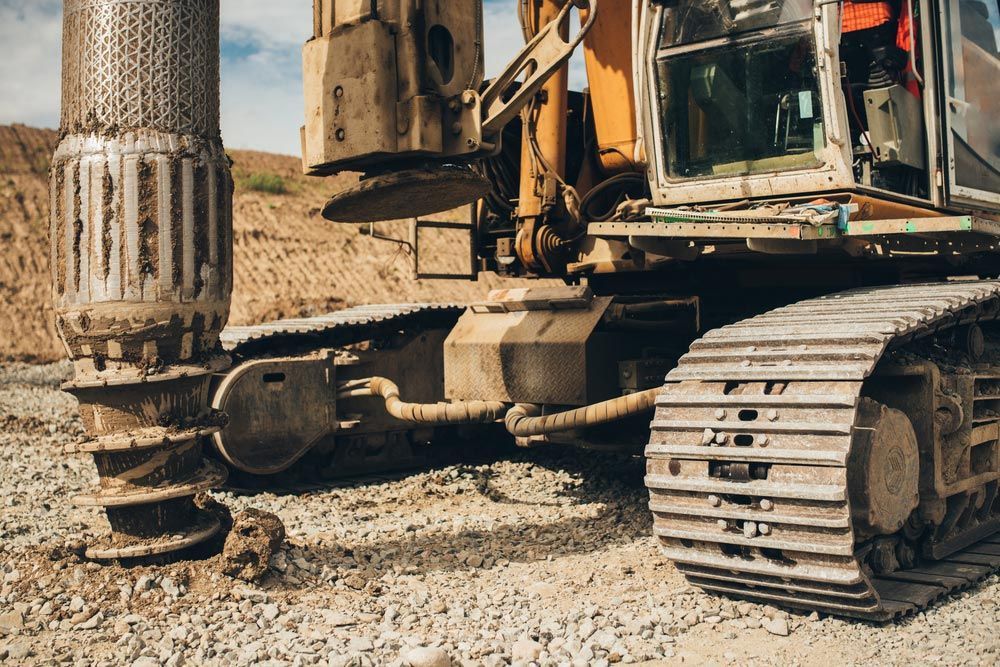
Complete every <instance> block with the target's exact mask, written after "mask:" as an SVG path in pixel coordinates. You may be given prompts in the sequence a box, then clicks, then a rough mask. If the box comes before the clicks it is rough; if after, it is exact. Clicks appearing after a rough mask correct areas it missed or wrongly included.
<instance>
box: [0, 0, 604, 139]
mask: <svg viewBox="0 0 1000 667" xmlns="http://www.w3.org/2000/svg"><path fill="white" fill-rule="evenodd" d="M221 3H222V4H221V7H222V20H221V22H222V26H221V30H222V40H223V58H222V91H221V92H222V133H223V138H224V139H225V142H226V145H227V146H231V147H233V148H255V149H260V150H268V151H274V152H282V153H289V154H293V155H297V154H298V153H299V134H298V132H299V126H300V125H301V124H302V81H301V76H302V74H301V71H300V53H301V48H302V43H303V42H304V41H305V40H306V38H307V37H308V36H309V35H310V34H311V32H312V8H311V7H312V3H311V2H309V1H308V0H295V1H294V2H287V1H286V2H275V1H274V0H221ZM516 3H517V0H486V3H485V21H484V23H485V38H486V73H487V76H493V75H496V74H497V73H499V72H500V71H501V69H503V67H504V65H505V64H506V63H507V62H508V60H509V59H510V58H511V57H513V55H514V54H515V53H516V52H517V51H518V50H519V49H520V48H521V46H522V45H523V42H524V40H523V38H522V37H521V29H520V27H519V26H518V24H517V13H516V7H517V5H516ZM61 40H62V3H61V2H59V1H58V0H0V44H3V45H4V49H3V51H4V52H3V57H2V58H0V81H2V86H3V94H2V95H0V123H12V122H21V123H27V124H30V125H37V126H43V127H56V126H57V125H58V123H59V95H60V93H59V86H60V83H59V70H60V64H61ZM585 81H586V77H585V75H584V74H583V62H582V58H580V57H579V55H577V56H575V57H574V59H573V61H572V64H571V68H570V85H571V86H573V87H574V88H580V87H582V86H583V85H585Z"/></svg>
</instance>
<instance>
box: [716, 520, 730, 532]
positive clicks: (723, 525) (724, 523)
mask: <svg viewBox="0 0 1000 667" xmlns="http://www.w3.org/2000/svg"><path fill="white" fill-rule="evenodd" d="M715 525H716V526H718V527H719V530H728V529H729V522H728V521H726V520H725V519H719V520H718V521H716V522H715Z"/></svg>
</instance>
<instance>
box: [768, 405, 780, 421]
mask: <svg viewBox="0 0 1000 667" xmlns="http://www.w3.org/2000/svg"><path fill="white" fill-rule="evenodd" d="M767 420H768V421H772V422H773V421H778V411H777V410H775V409H774V408H771V409H770V410H768V411H767Z"/></svg>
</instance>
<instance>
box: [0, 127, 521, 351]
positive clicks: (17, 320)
mask: <svg viewBox="0 0 1000 667" xmlns="http://www.w3.org/2000/svg"><path fill="white" fill-rule="evenodd" d="M56 139H57V135H56V133H55V132H54V131H51V130H39V129H33V128H29V127H25V126H23V125H13V126H0V242H2V244H3V246H2V251H0V359H19V360H34V361H48V360H52V359H57V358H59V357H61V356H63V349H62V345H61V344H60V343H59V341H58V338H57V336H56V333H55V328H54V326H53V324H52V308H51V306H50V295H49V268H48V255H49V248H48V209H49V202H48V198H49V197H48V167H49V156H50V155H51V153H52V149H53V147H54V146H55V142H56ZM230 156H231V157H232V160H233V177H234V181H235V182H236V196H235V203H234V206H235V211H234V216H233V217H234V221H233V225H234V244H235V248H234V272H235V287H234V294H233V308H232V316H231V318H230V322H231V323H233V324H253V323H257V322H261V321H264V320H268V319H275V318H281V317H299V316H310V315H316V314H320V313H323V312H327V311H330V310H337V309H340V308H346V307H349V306H354V305H358V304H365V303H395V302H403V301H432V302H464V301H472V300H475V299H479V298H482V297H483V296H484V295H485V294H486V292H487V291H488V290H489V289H493V288H496V287H501V286H504V287H509V286H513V285H517V284H520V285H524V284H527V283H526V282H524V281H520V282H518V281H511V280H504V279H501V278H498V277H496V276H493V275H484V276H480V280H479V282H471V281H467V280H444V281H441V280H420V281H418V280H414V279H413V277H412V273H411V258H410V257H409V256H408V255H407V254H406V252H405V250H404V248H403V247H402V246H400V245H399V244H396V243H393V242H390V241H384V240H377V239H374V238H371V237H370V236H366V235H362V234H360V233H359V229H360V228H359V227H358V226H354V225H337V224H333V223H330V222H327V221H326V220H324V219H323V218H322V217H320V214H319V211H320V208H321V207H322V205H323V203H324V202H325V201H326V199H327V198H328V197H329V196H330V194H332V193H333V192H335V191H336V190H337V189H338V188H343V187H344V186H345V185H347V184H349V183H350V182H351V179H352V177H350V176H340V177H337V178H329V179H315V178H306V177H305V176H302V174H301V170H300V166H299V161H298V159H297V158H294V157H288V156H283V155H273V154H269V153H258V152H254V151H230ZM461 217H462V213H461V212H453V213H450V214H447V215H444V216H441V218H440V219H449V220H459V219H461ZM375 231H376V233H377V234H378V235H383V236H392V237H395V238H400V239H405V238H407V229H406V224H405V223H390V224H380V225H376V228H375ZM468 242H469V241H468V234H467V232H464V231H457V230H423V231H421V235H420V251H421V270H422V271H423V272H429V273H467V272H468V271H469V248H468Z"/></svg>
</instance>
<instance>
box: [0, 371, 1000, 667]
mask: <svg viewBox="0 0 1000 667" xmlns="http://www.w3.org/2000/svg"><path fill="white" fill-rule="evenodd" d="M68 374H69V367H68V366H67V365H65V364H62V365H51V366H26V365H8V366H0V426H2V429H0V480H3V494H2V495H0V505H2V513H0V663H2V664H3V665H5V666H6V665H7V664H11V665H14V664H16V665H22V664H36V663H37V664H41V663H45V664H51V663H53V662H54V663H59V664H68V665H79V666H81V667H83V666H97V665H118V664H132V665H137V666H141V667H153V666H156V665H171V666H179V665H201V664H210V665H244V664H272V665H313V664H320V665H376V664H394V665H413V666H414V667H423V666H428V667H436V666H438V665H442V666H443V665H449V664H456V665H459V664H461V665H465V664H468V665H501V664H508V663H511V662H513V663H516V664H529V663H539V664H560V665H562V664H570V663H572V664H581V665H583V664H599V665H601V664H604V665H606V664H611V663H619V662H621V663H638V662H644V661H654V660H664V661H666V662H667V663H671V664H674V663H677V662H680V661H682V660H683V661H685V662H694V663H701V662H711V663H716V664H724V663H735V662H738V663H741V664H742V663H755V664H772V663H774V664H777V663H780V664H794V663H803V664H829V663H830V661H831V660H832V659H833V656H836V659H837V661H838V662H841V663H843V664H847V665H850V664H869V663H871V662H874V661H877V662H879V663H883V664H904V663H913V662H918V663H921V664H924V663H932V662H938V663H941V664H996V662H997V661H998V659H1000V656H998V654H1000V638H998V636H997V632H996V628H997V627H998V626H997V624H998V622H1000V581H998V579H997V578H996V577H994V578H993V579H991V580H989V581H987V582H986V583H985V584H984V585H982V586H980V587H978V588H976V589H973V590H971V591H968V592H965V593H962V594H960V595H957V596H954V597H953V598H951V599H949V600H948V601H946V602H945V603H944V604H942V605H939V606H937V607H935V608H933V609H930V610H928V611H927V612H925V613H923V614H919V615H917V616H915V617H913V618H910V619H908V620H906V621H904V622H902V623H899V624H896V625H887V626H875V625H872V624H867V623H859V622H850V621H844V620H840V619H835V618H829V617H820V616H818V615H816V614H812V615H802V614H797V613H790V612H785V611H782V610H779V609H775V608H773V607H768V606H762V605H757V604H751V603H744V602H738V601H733V600H727V599H723V598H717V597H713V596H709V595H706V594H703V593H700V592H698V591H696V590H695V589H693V588H691V587H690V586H688V585H687V584H686V583H685V582H684V580H683V578H682V577H681V576H680V575H679V574H678V573H677V572H676V570H675V569H674V568H673V567H672V566H671V565H670V563H669V562H668V561H667V560H666V559H665V558H663V557H661V556H660V555H659V552H658V549H657V545H656V542H655V540H654V539H653V538H651V537H650V536H649V524H650V518H649V515H648V513H647V511H646V509H645V503H646V493H645V490H644V489H643V486H642V474H643V463H642V461H641V460H637V459H634V458H629V457H623V456H611V455H603V454H595V453H592V452H577V451H573V450H557V449H547V450H533V451H527V452H523V453H521V454H519V455H517V456H516V457H515V458H513V459H510V460H502V461H498V462H495V463H492V464H490V465H477V466H452V467H448V468H444V469H440V470H433V471H424V472H419V473H415V474H412V475H410V476H407V477H403V478H400V479H397V480H393V481H385V482H381V483H366V484H357V485H354V486H344V487H331V488H323V489H318V490H317V489H309V490H305V491H299V492H297V493H294V494H293V493H259V494H255V495H245V494H240V493H235V492H231V491H227V492H219V493H216V494H214V495H215V497H216V498H217V499H218V500H220V501H222V502H223V503H226V504H227V505H229V506H230V507H231V508H232V510H233V511H234V512H237V511H240V510H244V509H247V508H250V507H255V508H259V509H262V510H267V511H270V512H274V513H275V514H277V515H278V516H280V517H281V519H282V521H284V524H285V527H286V530H287V533H288V539H287V542H286V544H285V545H284V546H283V547H282V549H281V551H280V552H279V553H278V554H277V555H276V556H275V557H274V558H273V559H272V561H271V568H270V572H269V574H268V575H267V576H266V577H265V578H264V579H263V580H262V581H261V582H260V583H259V584H257V585H248V584H245V583H243V582H239V581H235V580H232V579H230V578H229V577H227V576H225V575H224V574H222V573H221V571H220V568H219V567H218V563H217V562H216V560H215V559H213V560H208V561H198V562H190V561H189V562H180V563H175V564H171V565H166V566H162V567H159V568H151V567H143V568H131V569H124V568H121V567H118V566H101V565H98V564H95V563H85V562H83V561H80V560H79V559H78V558H77V557H76V556H75V555H73V553H72V551H71V549H67V548H65V547H66V545H69V546H70V547H72V545H74V544H75V543H78V542H79V541H80V540H87V539H89V538H91V537H92V536H93V535H94V534H96V533H100V532H102V531H103V530H104V527H103V526H102V525H101V522H102V520H101V519H99V515H98V514H97V513H95V512H91V511H89V510H82V509H76V508H73V507H72V506H71V505H70V504H69V501H68V498H69V496H70V495H71V494H73V493H76V492H79V491H80V490H81V489H83V488H86V487H88V486H90V485H91V484H93V483H95V482H96V473H95V472H94V470H93V464H92V463H91V462H90V461H89V460H88V459H87V458H86V457H79V458H78V457H70V456H66V455H64V454H62V453H61V447H62V445H64V444H65V443H67V442H69V441H72V440H75V439H76V438H78V437H80V435H81V434H82V429H81V426H80V423H79V421H78V420H77V418H76V416H75V403H74V401H73V400H72V399H71V398H69V397H68V396H66V395H64V394H62V393H61V392H59V391H58V382H59V381H60V380H61V379H63V378H64V377H66V376H67V375H68Z"/></svg>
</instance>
